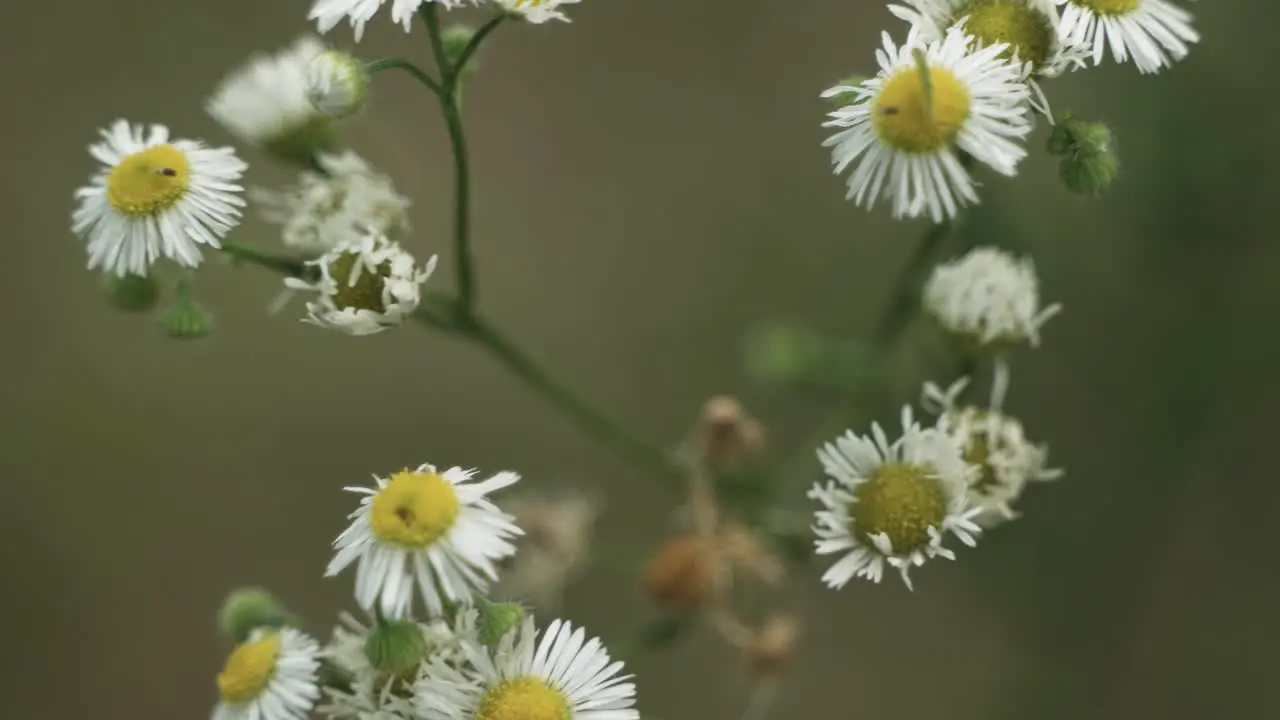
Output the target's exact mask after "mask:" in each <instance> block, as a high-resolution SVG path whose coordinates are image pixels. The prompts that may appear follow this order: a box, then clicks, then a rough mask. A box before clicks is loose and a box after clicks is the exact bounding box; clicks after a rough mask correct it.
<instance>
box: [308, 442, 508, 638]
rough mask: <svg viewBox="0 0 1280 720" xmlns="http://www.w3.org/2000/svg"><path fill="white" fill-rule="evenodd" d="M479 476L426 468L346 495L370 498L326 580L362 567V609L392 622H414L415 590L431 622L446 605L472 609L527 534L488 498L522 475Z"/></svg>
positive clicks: (341, 540)
mask: <svg viewBox="0 0 1280 720" xmlns="http://www.w3.org/2000/svg"><path fill="white" fill-rule="evenodd" d="M474 477H475V471H474V470H463V469H462V468H456V467H455V468H450V469H449V470H446V471H445V472H443V473H440V472H436V469H435V468H434V467H432V466H431V465H422V466H420V467H419V468H418V469H417V470H412V471H411V470H402V471H401V472H398V473H393V474H392V475H391V476H390V477H388V478H376V480H377V485H376V487H373V488H362V487H350V488H346V489H347V490H348V491H350V492H355V493H360V494H363V495H365V496H366V497H364V498H363V499H362V500H361V501H360V507H359V508H358V509H357V510H356V511H355V512H353V513H352V514H351V515H350V517H351V520H352V523H351V526H350V527H348V528H347V529H346V530H345V531H343V533H342V534H341V535H339V536H338V539H337V540H335V541H334V548H335V549H336V553H335V555H334V557H333V560H332V561H331V562H330V563H329V567H328V569H327V570H326V571H325V575H326V576H333V575H336V574H338V573H340V572H342V570H344V569H345V568H346V567H347V566H348V565H351V564H352V563H356V602H357V603H358V604H359V605H360V607H361V608H364V609H365V610H370V611H371V610H372V609H373V608H374V607H375V606H377V607H378V609H379V610H380V611H381V612H382V614H383V615H384V616H386V617H390V618H403V617H405V616H407V615H408V613H409V611H410V609H411V608H412V605H413V595H414V586H415V584H416V585H417V587H418V589H419V590H420V591H421V594H422V597H423V600H424V601H425V603H426V606H427V610H428V612H429V613H430V614H431V615H432V616H437V615H440V614H441V613H443V612H444V603H445V602H446V601H448V602H450V603H464V604H466V603H470V602H471V600H472V598H473V597H474V595H475V594H477V593H480V594H483V593H484V592H486V591H487V590H488V588H489V582H490V581H493V580H495V579H497V573H496V571H495V570H494V563H495V562H496V561H498V560H501V559H502V558H504V557H507V556H508V555H510V554H512V553H513V552H515V545H514V544H513V543H512V539H513V538H515V537H516V536H517V535H520V529H519V528H517V527H516V526H515V525H513V524H512V522H511V521H512V519H513V518H512V517H511V516H510V515H507V514H506V513H504V512H502V511H501V510H499V509H498V507H497V506H495V505H494V504H493V503H492V502H490V501H489V499H488V497H487V496H488V495H489V493H492V492H495V491H497V490H501V489H502V488H505V487H508V486H510V485H513V484H514V483H515V482H516V481H518V480H519V479H520V476H519V475H517V474H516V473H513V472H500V473H498V474H496V475H494V476H493V477H490V478H488V479H486V480H482V481H480V482H473V478H474Z"/></svg>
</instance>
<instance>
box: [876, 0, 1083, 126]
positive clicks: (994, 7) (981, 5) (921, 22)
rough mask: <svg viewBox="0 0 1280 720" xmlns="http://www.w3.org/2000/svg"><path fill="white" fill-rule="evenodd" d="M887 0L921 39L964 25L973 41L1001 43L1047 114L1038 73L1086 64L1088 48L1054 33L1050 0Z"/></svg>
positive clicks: (1053, 74)
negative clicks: (894, 1) (896, 2)
mask: <svg viewBox="0 0 1280 720" xmlns="http://www.w3.org/2000/svg"><path fill="white" fill-rule="evenodd" d="M902 2H904V3H905V4H904V5H890V6H889V11H890V12H892V13H893V14H894V15H896V16H898V17H899V18H902V19H903V20H906V21H907V22H909V23H911V25H912V26H914V27H918V28H920V33H921V36H922V39H924V40H926V41H930V40H935V39H938V38H941V37H943V36H944V35H945V33H946V31H947V30H948V29H950V28H953V27H962V28H963V30H964V32H965V33H966V34H968V35H969V36H970V37H971V38H972V39H973V43H974V46H975V47H987V46H990V45H1001V44H1003V45H1005V46H1006V49H1005V51H1004V53H1003V55H1002V56H1003V57H1005V58H1007V59H1011V60H1016V61H1017V62H1018V63H1020V64H1021V66H1022V71H1023V79H1024V80H1026V81H1027V82H1028V84H1029V85H1030V86H1031V89H1032V90H1033V91H1034V97H1033V98H1031V101H1032V103H1033V104H1034V107H1035V108H1036V109H1037V110H1039V111H1040V112H1042V113H1044V114H1045V115H1046V116H1049V117H1050V119H1052V116H1051V115H1050V110H1049V103H1048V100H1047V99H1046V98H1045V95H1044V92H1043V91H1042V90H1041V89H1040V85H1039V83H1037V82H1036V80H1035V79H1036V78H1037V77H1056V76H1058V75H1061V74H1062V73H1063V72H1065V71H1066V70H1069V69H1074V68H1079V67H1082V66H1083V65H1084V61H1085V58H1087V57H1088V53H1087V51H1085V50H1084V49H1083V48H1081V47H1079V46H1074V45H1067V44H1065V43H1063V42H1062V41H1061V40H1060V39H1059V38H1058V24H1059V18H1058V10H1057V8H1056V7H1055V6H1054V4H1053V0H902Z"/></svg>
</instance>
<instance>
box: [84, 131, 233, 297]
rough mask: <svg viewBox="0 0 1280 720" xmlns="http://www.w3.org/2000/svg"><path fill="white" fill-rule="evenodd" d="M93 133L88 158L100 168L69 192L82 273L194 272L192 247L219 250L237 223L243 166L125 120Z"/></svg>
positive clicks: (229, 156)
mask: <svg viewBox="0 0 1280 720" xmlns="http://www.w3.org/2000/svg"><path fill="white" fill-rule="evenodd" d="M100 133H101V135H102V141H101V142H98V143H94V144H93V145H90V146H89V154H90V155H92V156H93V157H94V158H95V159H96V160H97V161H98V162H100V163H102V168H100V169H99V170H98V172H97V173H95V174H94V175H93V176H92V177H91V178H90V180H89V184H88V185H86V186H85V187H82V188H80V189H79V190H77V191H76V193H75V197H76V200H77V201H78V206H77V207H76V209H75V212H74V213H73V214H72V217H71V229H72V231H74V232H75V233H76V234H77V235H79V236H81V237H82V238H84V240H85V241H86V242H87V244H88V248H87V249H88V252H89V269H90V270H92V269H94V268H102V269H103V270H105V271H107V272H111V273H115V274H116V275H120V276H124V275H146V274H147V270H148V268H150V267H151V265H152V264H153V263H154V262H155V261H156V260H158V259H160V258H161V257H166V258H169V259H170V260H173V261H174V262H176V263H178V264H179V265H183V266H185V267H196V266H198V265H199V264H200V261H201V259H202V256H201V254H200V246H201V245H208V246H210V247H213V248H217V247H221V243H220V241H221V239H222V238H223V237H225V236H226V234H227V233H228V232H229V231H230V230H231V229H232V228H234V227H235V226H236V225H238V224H239V223H240V208H241V207H243V206H244V198H243V197H241V192H242V190H243V189H242V188H241V187H240V185H238V184H237V183H238V182H239V180H240V177H241V175H243V174H244V171H245V168H246V167H248V166H247V165H246V164H245V163H244V161H243V160H241V159H240V158H238V157H236V154H235V151H234V150H232V149H231V148H210V147H206V146H205V145H204V143H202V142H200V141H198V140H171V139H170V137H169V129H168V128H167V127H165V126H164V125H152V126H151V127H150V129H146V128H144V127H143V126H142V125H140V124H135V125H131V124H130V123H129V122H127V121H125V120H117V121H116V122H115V123H114V124H112V126H111V129H109V130H102V131H100Z"/></svg>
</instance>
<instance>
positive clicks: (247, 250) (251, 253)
mask: <svg viewBox="0 0 1280 720" xmlns="http://www.w3.org/2000/svg"><path fill="white" fill-rule="evenodd" d="M222 252H224V253H226V254H227V255H229V256H230V257H232V258H233V259H235V260H236V261H239V262H247V263H250V264H252V265H257V266H259V267H264V268H267V269H268V270H273V271H275V272H277V273H280V274H281V275H288V276H290V277H301V276H302V275H303V274H305V273H306V265H305V264H303V262H302V261H301V260H298V259H295V258H291V257H284V256H281V255H276V254H274V253H270V252H267V251H265V250H259V249H258V248H256V247H253V246H252V245H241V244H240V243H233V242H227V241H225V240H224V241H223V242H222Z"/></svg>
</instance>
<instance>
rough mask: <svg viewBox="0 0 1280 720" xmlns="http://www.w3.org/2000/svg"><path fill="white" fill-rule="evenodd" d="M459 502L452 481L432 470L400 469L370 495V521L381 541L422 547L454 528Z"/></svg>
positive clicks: (410, 546)
mask: <svg viewBox="0 0 1280 720" xmlns="http://www.w3.org/2000/svg"><path fill="white" fill-rule="evenodd" d="M460 511H461V504H460V503H459V502H458V494H457V493H456V492H454V490H453V484H452V483H450V482H449V481H448V480H445V479H444V478H442V477H440V476H439V475H437V474H435V473H431V472H410V471H408V470H402V471H400V472H398V473H396V474H394V475H392V476H391V479H390V481H388V482H387V486H386V487H384V488H382V489H381V490H379V491H378V494H377V495H374V496H373V508H372V510H371V512H370V513H369V523H370V525H371V526H372V527H373V534H374V535H375V536H376V537H377V538H378V539H379V540H382V541H383V542H388V543H393V544H396V545H401V546H404V547H408V548H424V547H427V546H428V545H431V544H432V543H434V542H435V541H436V540H439V539H440V536H442V535H444V534H445V533H446V532H448V531H449V528H451V527H453V522H454V521H455V520H457V519H458V513H459V512H460Z"/></svg>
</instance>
